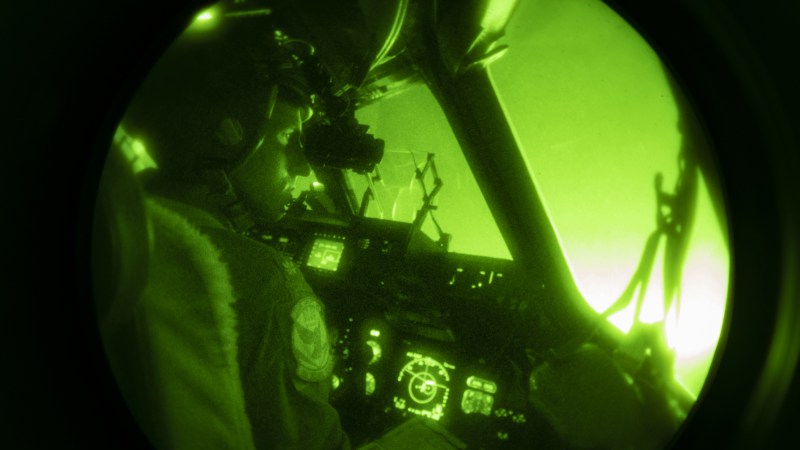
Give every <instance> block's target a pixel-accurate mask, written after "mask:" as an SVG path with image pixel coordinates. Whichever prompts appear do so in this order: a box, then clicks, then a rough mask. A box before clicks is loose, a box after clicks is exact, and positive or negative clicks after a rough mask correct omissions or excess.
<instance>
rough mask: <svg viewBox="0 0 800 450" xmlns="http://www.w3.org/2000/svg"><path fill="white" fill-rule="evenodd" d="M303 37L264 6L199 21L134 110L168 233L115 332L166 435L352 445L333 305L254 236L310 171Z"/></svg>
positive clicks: (129, 129) (129, 373)
mask: <svg viewBox="0 0 800 450" xmlns="http://www.w3.org/2000/svg"><path fill="white" fill-rule="evenodd" d="M301 47H302V46H301ZM298 53H302V51H301V50H298V46H297V42H296V41H294V43H288V40H287V39H285V35H281V33H280V32H277V33H276V32H275V30H274V29H270V27H269V26H265V23H264V19H263V18H262V19H258V18H248V17H243V18H237V19H235V20H234V19H231V20H229V21H221V22H220V23H219V24H218V25H217V27H216V28H215V29H214V30H212V31H209V32H207V33H200V32H197V33H193V32H192V30H191V29H189V30H188V31H187V33H186V34H185V35H184V36H182V37H181V38H180V39H179V40H178V41H176V42H175V43H174V44H173V45H172V46H171V47H170V48H169V49H168V50H167V52H166V54H164V55H163V56H162V57H161V59H160V60H159V61H158V63H157V64H156V66H155V67H154V68H153V69H152V71H151V72H150V73H149V75H148V76H147V77H146V79H145V81H144V82H143V84H142V85H141V86H140V88H139V89H138V91H137V93H136V94H135V96H134V98H133V99H132V101H131V103H130V105H129V107H128V109H127V110H126V112H125V115H124V117H123V119H122V121H121V130H124V132H125V133H127V134H128V135H130V136H135V137H136V138H138V139H141V140H142V141H143V142H144V143H145V145H146V148H147V151H148V153H149V155H150V157H151V158H152V160H153V161H154V162H155V166H156V168H151V169H148V170H145V171H143V172H141V173H140V174H139V175H138V177H139V179H140V182H141V186H142V187H143V191H144V193H145V203H146V210H147V213H148V216H149V219H150V222H151V227H152V233H151V235H152V239H151V241H150V242H151V245H152V247H153V249H152V252H151V254H152V256H151V258H150V263H149V267H148V276H147V282H146V285H145V286H144V288H143V289H142V294H141V298H139V299H138V300H137V304H136V306H135V307H133V308H131V309H130V311H129V313H127V316H126V315H125V314H123V315H122V319H120V320H118V321H117V322H113V321H110V322H107V323H106V324H105V325H104V327H105V328H104V330H105V335H104V336H105V338H107V342H106V345H107V352H108V354H109V355H110V358H111V359H112V360H114V361H112V365H113V366H114V368H115V375H116V377H117V379H118V383H119V385H120V387H121V390H122V391H123V395H125V397H126V400H127V402H128V403H129V404H130V407H131V410H132V411H133V413H134V416H135V417H136V419H137V420H138V421H139V423H140V425H141V426H142V428H143V429H144V431H145V433H146V434H147V435H148V437H149V438H150V439H151V440H153V441H154V443H155V444H156V445H157V446H158V447H159V448H162V447H163V448H209V449H211V448H214V449H219V448H259V449H272V448H276V449H277V448H280V449H344V448H349V447H350V444H349V440H348V438H347V436H346V434H345V433H344V432H343V431H342V429H341V425H340V420H339V416H338V413H337V411H336V410H335V409H334V408H333V407H332V406H331V405H330V404H329V403H328V401H327V396H328V392H329V390H330V387H331V373H332V365H333V362H334V360H333V355H332V347H331V340H330V337H329V335H328V330H329V327H327V326H326V318H325V307H324V305H323V304H322V303H321V302H320V300H319V299H318V298H317V296H315V295H314V293H313V292H312V290H311V288H310V287H309V286H308V284H307V283H306V281H305V280H304V278H303V276H302V274H301V273H300V272H299V270H298V268H297V267H296V266H295V264H294V263H293V262H292V261H291V260H289V259H287V258H286V257H284V256H282V255H281V254H279V253H278V252H277V251H275V250H273V249H272V248H270V247H267V246H265V245H263V244H261V243H259V242H257V241H255V240H253V239H251V238H250V237H248V236H247V233H248V231H249V230H250V229H251V227H252V226H253V225H254V224H268V223H272V222H274V221H276V220H278V219H279V218H280V217H281V215H282V213H283V211H284V206H285V205H286V204H287V202H289V201H290V200H291V198H292V189H293V186H294V180H295V178H296V177H298V176H307V175H309V173H310V168H309V165H308V163H307V161H306V160H305V158H304V156H303V152H302V149H301V146H300V143H299V135H300V133H302V132H303V124H304V122H305V121H306V120H308V119H309V117H310V116H311V113H312V110H311V103H310V96H309V94H310V93H309V91H308V88H307V87H306V84H305V81H304V78H303V75H302V70H301V69H302V67H301V65H302V63H303V61H302V54H298ZM124 309H125V308H123V310H124ZM113 323H116V324H117V325H113ZM109 324H112V325H109ZM115 326H116V327H117V328H116V329H115V328H114V327H115ZM121 330H125V333H128V334H126V335H125V336H127V337H126V338H124V339H120V338H119V336H122V335H123V334H125V333H123V332H122V331H121ZM131 336H132V337H131ZM115 339H116V340H115ZM120 342H121V343H120Z"/></svg>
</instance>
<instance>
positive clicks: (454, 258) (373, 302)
mask: <svg viewBox="0 0 800 450" xmlns="http://www.w3.org/2000/svg"><path fill="white" fill-rule="evenodd" d="M260 240H262V242H265V243H267V244H269V245H271V246H273V247H274V248H276V249H278V250H279V251H281V252H283V253H284V254H285V255H286V256H287V257H290V258H291V259H293V260H294V261H295V262H296V263H297V264H298V265H299V266H300V267H301V270H302V271H303V272H304V274H305V276H306V279H307V281H308V282H309V284H310V285H311V286H312V288H313V289H314V291H315V292H316V293H317V295H318V296H320V298H322V299H323V301H324V303H325V304H326V308H327V311H328V314H327V315H328V318H329V321H331V322H332V323H331V325H332V327H333V328H334V329H336V330H337V332H338V337H337V340H336V342H335V346H334V348H335V352H336V354H337V356H338V364H337V366H336V368H335V370H334V376H333V380H332V383H333V391H332V394H331V402H332V404H333V405H334V406H335V407H336V408H337V409H338V410H339V412H340V417H341V419H342V425H343V427H344V428H345V430H347V432H348V435H350V436H351V439H353V440H354V442H358V441H359V439H361V440H364V441H366V440H369V439H371V438H374V437H376V435H375V433H379V432H381V431H384V430H386V429H388V428H390V427H392V426H394V425H397V424H399V423H401V422H403V421H405V420H407V419H409V418H412V417H415V416H420V417H426V418H430V419H432V420H435V421H438V422H439V423H441V424H443V425H445V426H446V427H448V429H450V430H453V431H454V433H455V434H456V435H457V436H459V437H460V438H467V440H469V441H471V442H484V443H483V444H482V445H485V446H486V447H487V448H503V447H506V446H507V445H504V444H508V445H511V444H510V443H512V442H513V441H514V440H515V438H518V437H519V436H524V435H527V434H528V433H529V432H530V430H529V429H527V428H526V427H527V426H528V425H531V422H532V420H531V418H530V417H528V416H529V413H528V412H527V406H526V401H527V397H526V387H527V383H528V380H527V378H526V376H524V375H523V372H524V371H523V370H521V369H520V368H519V367H514V364H513V363H511V362H509V360H508V358H507V357H506V355H504V354H503V353H502V352H501V351H499V350H498V349H500V348H503V346H504V343H506V342H507V338H508V337H509V336H511V335H513V327H509V326H508V322H504V321H503V320H501V319H503V317H501V316H515V314H514V311H513V309H514V301H515V300H514V299H516V298H519V297H521V296H518V295H516V289H517V288H516V286H515V283H514V279H515V271H514V267H513V265H512V262H511V261H506V260H498V259H493V258H486V257H478V256H472V255H461V254H453V253H447V252H445V251H444V250H443V249H441V248H439V247H438V246H437V244H436V243H435V242H433V241H432V240H431V239H429V238H427V236H424V235H415V233H414V232H413V231H412V228H411V224H405V223H397V222H387V221H380V220H377V219H367V218H355V221H354V222H352V223H349V224H348V223H337V222H335V221H330V220H328V221H324V220H316V221H314V220H296V219H295V220H291V219H290V220H289V221H284V222H282V223H280V224H279V226H278V227H276V228H274V229H271V230H269V231H268V232H264V233H263V234H262V235H261V236H260ZM533 422H536V421H535V420H533ZM526 424H527V425H526ZM540 425H541V424H540ZM534 428H535V427H534ZM537 432H539V433H541V430H539V431H537ZM548 432H549V431H548ZM486 439H489V440H488V441H486ZM512 448H513V446H512Z"/></svg>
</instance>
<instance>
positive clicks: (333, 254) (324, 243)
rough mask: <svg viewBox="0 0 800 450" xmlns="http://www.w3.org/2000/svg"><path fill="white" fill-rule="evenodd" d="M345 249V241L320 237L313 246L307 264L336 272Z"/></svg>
mask: <svg viewBox="0 0 800 450" xmlns="http://www.w3.org/2000/svg"><path fill="white" fill-rule="evenodd" d="M343 251H344V242H341V241H334V240H331V239H320V238H318V239H316V240H315V241H314V245H313V246H312V247H311V253H310V254H309V255H308V261H307V262H306V265H307V266H308V267H314V268H316V269H322V270H329V271H331V272H335V271H336V270H337V269H338V268H339V262H340V261H341V260H342V252H343Z"/></svg>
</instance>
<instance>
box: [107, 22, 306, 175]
mask: <svg viewBox="0 0 800 450" xmlns="http://www.w3.org/2000/svg"><path fill="white" fill-rule="evenodd" d="M217 14H218V15H219V18H218V19H219V20H217V21H216V22H215V23H214V24H213V27H208V28H200V27H198V29H193V27H189V29H187V30H186V31H185V32H184V33H183V34H182V35H181V36H180V37H179V38H178V39H177V40H176V41H175V42H174V43H173V44H172V45H171V46H170V47H169V48H168V49H167V51H166V52H165V53H164V55H163V56H161V58H160V59H159V60H158V61H157V63H156V65H155V66H154V67H153V69H152V70H151V71H150V73H149V74H148V76H147V77H146V78H145V80H144V82H143V83H142V85H141V86H140V87H139V89H138V91H137V92H136V94H135V95H134V97H133V99H132V100H131V103H130V104H129V107H128V109H127V110H126V112H125V115H124V117H123V120H122V123H123V125H124V126H125V129H126V130H128V131H129V132H130V131H133V132H134V134H136V135H137V137H138V138H140V139H141V140H142V141H144V142H145V144H146V146H147V148H148V152H149V153H150V156H151V157H152V158H153V160H154V161H155V162H156V164H157V166H158V167H159V169H160V170H162V171H164V172H169V173H170V174H171V175H172V176H176V177H180V178H189V179H191V178H192V177H194V176H195V174H197V173H199V172H201V171H202V170H203V169H208V168H213V169H223V170H225V169H230V168H232V167H235V166H236V164H237V163H239V162H241V161H243V160H245V159H246V157H247V156H248V155H249V153H250V152H252V151H253V150H254V149H255V148H256V147H257V144H258V141H259V139H260V138H261V137H262V133H263V130H264V129H265V127H266V124H267V121H268V120H269V116H270V114H271V111H272V108H273V107H274V104H275V102H276V101H277V100H278V99H280V100H282V101H285V102H289V103H291V104H293V105H294V106H298V107H301V108H306V109H307V112H308V113H310V98H311V97H310V90H309V88H308V84H307V82H306V77H305V70H304V69H305V68H304V67H303V64H304V63H305V60H306V59H307V58H308V57H309V56H310V55H311V54H312V53H313V48H312V47H311V46H310V45H309V44H307V43H305V42H304V41H301V40H298V39H292V38H290V37H289V36H287V34H286V32H285V31H283V30H280V29H278V28H276V26H275V24H274V23H273V21H272V19H271V17H270V16H269V15H258V14H253V15H243V14H228V16H230V17H226V14H225V12H224V11H222V10H218V11H217Z"/></svg>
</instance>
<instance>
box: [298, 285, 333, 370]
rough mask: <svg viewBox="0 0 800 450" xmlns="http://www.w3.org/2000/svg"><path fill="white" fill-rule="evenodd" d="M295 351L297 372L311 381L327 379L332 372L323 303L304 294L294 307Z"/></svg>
mask: <svg viewBox="0 0 800 450" xmlns="http://www.w3.org/2000/svg"><path fill="white" fill-rule="evenodd" d="M291 315H292V352H293V353H294V358H295V360H296V361H297V375H298V376H299V377H300V378H301V379H303V380H305V381H310V382H317V381H322V380H324V379H325V378H326V377H327V376H328V375H330V372H331V355H330V345H329V344H328V330H327V328H326V327H325V321H324V319H323V318H322V306H321V305H320V304H319V302H318V301H317V300H316V299H315V298H313V297H305V298H304V299H302V300H300V301H299V302H297V304H296V305H295V306H294V308H293V309H292V314H291Z"/></svg>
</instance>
